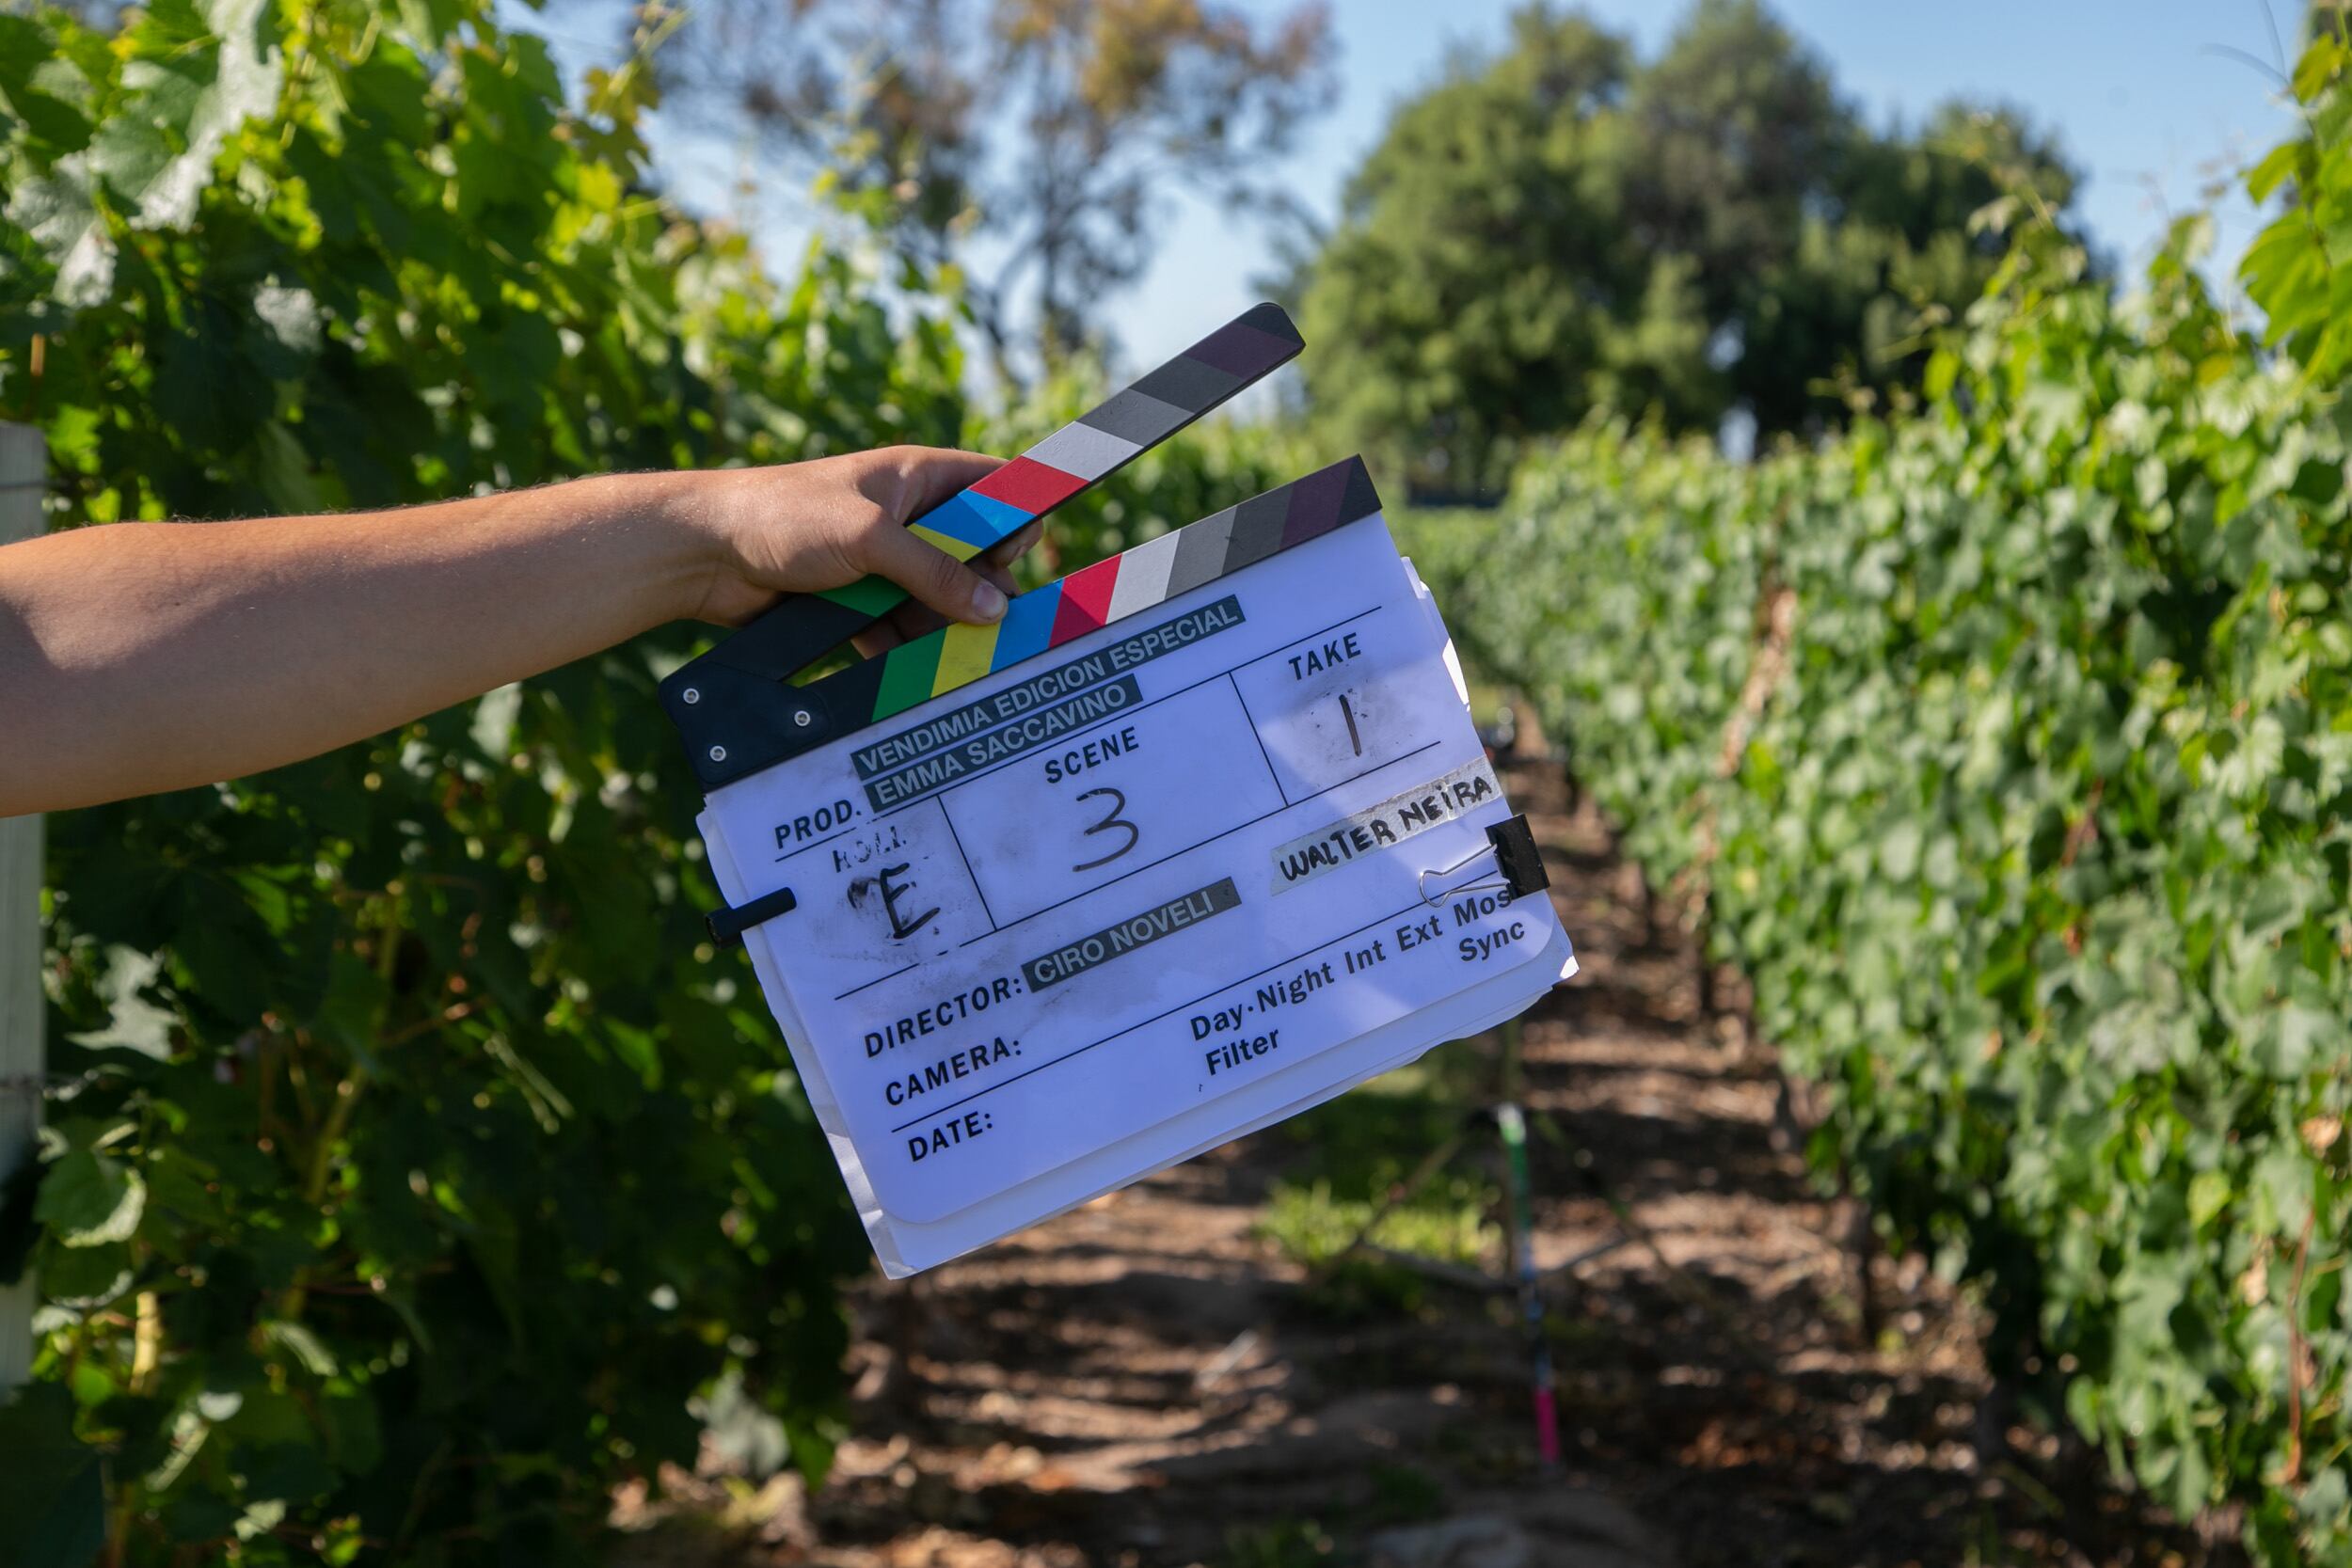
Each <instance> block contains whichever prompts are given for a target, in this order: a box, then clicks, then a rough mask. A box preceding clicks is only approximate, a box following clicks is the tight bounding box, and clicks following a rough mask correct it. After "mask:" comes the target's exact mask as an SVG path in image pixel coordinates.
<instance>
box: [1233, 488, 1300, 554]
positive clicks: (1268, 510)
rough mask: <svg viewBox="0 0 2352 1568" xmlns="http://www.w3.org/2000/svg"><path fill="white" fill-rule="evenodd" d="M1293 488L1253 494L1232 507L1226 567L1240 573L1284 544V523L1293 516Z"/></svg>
mask: <svg viewBox="0 0 2352 1568" xmlns="http://www.w3.org/2000/svg"><path fill="white" fill-rule="evenodd" d="M1290 510H1291V487H1290V486H1289V485H1287V484H1285V485H1283V486H1282V487H1281V488H1280V489H1279V490H1269V491H1267V492H1266V493H1265V494H1264V495H1263V496H1253V497H1251V498H1250V499H1248V500H1246V501H1244V502H1242V503H1241V504H1240V505H1239V506H1237V507H1235V508H1233V545H1232V548H1231V549H1229V550H1227V551H1226V552H1225V569H1226V570H1227V571H1229V572H1238V571H1240V570H1241V569H1242V568H1243V567H1244V566H1251V565H1255V564H1256V563H1257V562H1261V561H1263V560H1264V559H1265V558H1266V557H1267V556H1270V555H1272V554H1273V553H1274V552H1275V551H1277V550H1279V549H1280V548H1281V547H1282V523H1283V520H1284V519H1285V518H1287V517H1288V516H1289V515H1290Z"/></svg>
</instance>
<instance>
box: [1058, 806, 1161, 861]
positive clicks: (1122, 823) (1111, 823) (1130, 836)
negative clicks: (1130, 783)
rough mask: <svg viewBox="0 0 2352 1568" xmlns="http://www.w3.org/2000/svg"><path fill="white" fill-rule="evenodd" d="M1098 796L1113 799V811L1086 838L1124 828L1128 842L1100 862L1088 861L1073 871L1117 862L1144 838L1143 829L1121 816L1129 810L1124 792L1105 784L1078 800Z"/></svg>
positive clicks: (1092, 828)
mask: <svg viewBox="0 0 2352 1568" xmlns="http://www.w3.org/2000/svg"><path fill="white" fill-rule="evenodd" d="M1097 795H1107V796H1109V797H1110V798H1111V809H1110V810H1109V811H1108V812H1107V813H1105V814H1104V817H1103V820H1102V821H1100V822H1097V823H1096V824H1095V825H1094V826H1093V827H1091V828H1089V829H1088V830H1087V831H1086V836H1087V837H1089V838H1092V837H1093V836H1094V835H1095V834H1096V833H1106V832H1110V831H1111V830H1112V829H1113V828H1124V829H1126V830H1127V842H1126V843H1124V844H1122V845H1120V847H1118V848H1116V849H1114V850H1112V851H1111V852H1110V853H1109V854H1107V855H1104V857H1103V858H1102V859H1100V860H1091V861H1087V862H1084V863H1081V864H1078V865H1073V866H1072V867H1071V868H1070V869H1071V870H1073V871H1091V870H1093V869H1094V868H1095V867H1096V866H1098V865H1108V864H1110V863H1111V862H1113V861H1115V860H1117V859H1118V858H1119V857H1120V856H1121V855H1123V854H1125V853H1126V852H1127V851H1128V850H1130V849H1132V848H1134V847H1136V840H1137V839H1139V838H1141V837H1142V836H1143V830H1142V829H1140V828H1138V827H1136V825H1135V824H1134V823H1132V822H1130V821H1128V820H1127V819H1126V818H1125V817H1123V816H1120V815H1119V814H1120V812H1122V811H1125V810H1126V809H1127V796H1126V794H1125V792H1124V791H1122V790H1117V789H1113V788H1112V787H1111V786H1110V785H1108V784H1104V785H1102V786H1100V787H1099V788H1095V789H1089V790H1088V791H1086V793H1084V794H1082V795H1080V796H1079V797H1078V799H1079V800H1091V799H1093V798H1094V797H1095V796H1097Z"/></svg>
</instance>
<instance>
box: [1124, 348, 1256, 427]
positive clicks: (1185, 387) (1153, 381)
mask: <svg viewBox="0 0 2352 1568" xmlns="http://www.w3.org/2000/svg"><path fill="white" fill-rule="evenodd" d="M1240 385H1241V377H1240V376H1237V375H1235V374H1234V373H1233V372H1231V371H1222V370H1219V369H1217V368H1216V366H1215V365H1212V364H1210V363H1209V362H1208V361H1206V360H1204V359H1191V358H1187V357H1185V356H1184V355H1181V354H1180V355H1178V356H1176V357H1175V358H1173V359H1170V360H1169V361H1168V363H1167V364H1165V365H1162V366H1161V367H1160V368H1159V369H1158V370H1156V371H1153V372H1152V373H1151V374H1150V375H1147V376H1145V377H1144V378H1143V379H1142V380H1141V381H1138V382H1136V391H1138V392H1141V393H1143V394H1144V395H1145V396H1147V397H1155V398H1157V399H1159V400H1160V401H1161V402H1162V403H1169V404H1175V405H1176V406H1177V407H1179V408H1184V409H1189V410H1190V411H1191V412H1193V413H1195V414H1205V413H1207V412H1208V411H1209V410H1210V409H1212V408H1215V407H1216V405H1217V404H1220V403H1223V402H1224V401H1225V400H1226V399H1227V398H1229V397H1231V396H1232V394H1233V391H1234V388H1238V387H1239V386H1240Z"/></svg>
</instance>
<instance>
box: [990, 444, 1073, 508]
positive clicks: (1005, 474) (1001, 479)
mask: <svg viewBox="0 0 2352 1568" xmlns="http://www.w3.org/2000/svg"><path fill="white" fill-rule="evenodd" d="M1086 487H1087V482H1086V481H1085V480H1083V479H1080V478H1079V477H1078V476H1077V475H1075V474H1066V473H1063V472H1062V471H1061V470H1060V469H1059V468H1057V467H1051V466H1049V465H1047V464H1043V463H1040V462H1037V461H1035V460H1034V459H1032V458H1027V457H1016V458H1014V459H1013V460H1012V461H1011V462H1009V463H1008V464H1006V465H1005V466H1004V467H1001V468H999V469H997V470H996V471H995V472H994V473H993V474H991V475H989V476H988V477H987V478H986V479H984V480H982V481H980V482H979V483H977V484H975V485H974V486H972V488H973V489H974V490H975V491H976V492H977V493H978V494H980V495H983V496H986V497H988V498H989V499H991V500H1000V501H1003V502H1004V503H1005V504H1006V505H1007V506H1017V507H1019V508H1020V509H1021V510H1022V511H1024V512H1025V513H1027V514H1028V515H1030V516H1032V517H1034V516H1036V515H1038V514H1040V513H1041V512H1048V511H1051V510H1052V509H1053V508H1054V507H1056V506H1057V505H1059V504H1060V503H1061V502H1063V501H1066V500H1068V499H1070V498H1071V497H1073V496H1074V495H1076V494H1077V493H1078V492H1079V491H1081V490H1083V489H1085V488H1086Z"/></svg>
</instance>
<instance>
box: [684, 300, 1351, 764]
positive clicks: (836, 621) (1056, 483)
mask: <svg viewBox="0 0 2352 1568" xmlns="http://www.w3.org/2000/svg"><path fill="white" fill-rule="evenodd" d="M1304 346H1305V345H1304V344H1303V342H1302V341H1301V340H1300V338H1299V336H1298V329H1297V328H1296V327H1295V326H1293V325H1291V319H1290V317H1289V316H1288V315H1287V314H1286V313H1285V312H1284V311H1283V309H1282V308H1281V307H1280V306H1279V305H1274V304H1263V305H1254V306H1251V307H1250V308H1249V309H1247V310H1245V311H1243V312H1242V313H1241V314H1240V315H1238V316H1236V317H1234V318H1233V319H1232V321H1230V322H1227V323H1226V324H1225V325H1223V326H1220V327H1218V328H1217V329H1216V331H1215V332H1212V333H1210V334H1209V335H1208V336H1207V337H1205V338H1203V339H1201V340H1200V341H1199V342H1197V343H1195V344H1193V345H1192V346H1191V347H1190V348H1188V349H1186V350H1184V353H1182V354H1180V355H1178V356H1176V357H1174V358H1173V359H1170V360H1168V363H1166V364H1164V365H1162V366H1160V367H1159V368H1158V369H1157V370H1155V371H1153V372H1151V373H1150V374H1149V375H1146V376H1144V377H1143V378H1142V379H1140V380H1138V381H1136V383H1135V384H1134V385H1133V386H1131V387H1129V388H1126V389H1125V390H1124V391H1121V392H1120V393H1118V394H1117V395H1115V396H1113V397H1111V398H1110V399H1108V400H1107V401H1105V402H1104V403H1102V404H1098V405H1097V406H1096V407H1094V408H1091V409H1089V410H1088V411H1087V412H1086V413H1084V414H1082V415H1080V416H1079V417H1078V418H1077V419H1076V420H1073V421H1072V422H1071V423H1069V424H1066V425H1064V426H1062V427H1061V428H1060V429H1059V430H1057V431H1056V432H1054V434H1053V435H1051V436H1047V437H1045V439H1044V440H1042V441H1040V442H1039V443H1038V444H1037V445H1035V446H1033V447H1031V448H1030V449H1029V450H1028V451H1025V452H1023V453H1022V454H1021V455H1020V456H1018V457H1016V458H1014V459H1013V460H1012V461H1010V462H1009V463H1007V464H1006V465H1005V466H1004V467H1001V468H998V469H997V470H996V471H995V472H994V473H993V474H990V475H989V476H988V477H987V478H986V479H983V480H981V481H980V482H979V483H977V484H975V485H973V486H972V487H971V488H970V489H968V490H964V491H961V492H959V493H958V494H956V495H954V496H950V497H949V498H948V499H946V500H945V501H943V502H941V503H940V504H939V505H938V506H935V507H933V508H932V509H931V510H930V511H929V512H927V513H925V514H923V515H921V516H920V517H917V518H915V519H914V521H913V522H911V523H909V524H908V525H907V526H908V528H909V529H911V530H912V531H914V533H915V535H916V536H917V537H919V538H922V539H924V540H926V541H928V542H930V544H933V545H936V546H938V547H939V548H941V549H943V550H945V551H946V552H947V553H948V554H949V555H951V556H954V557H955V558H956V559H957V560H958V561H969V560H971V559H972V558H973V557H974V556H977V555H978V554H979V553H980V552H981V551H983V550H985V549H988V548H989V547H990V546H994V545H998V544H1001V543H1002V542H1004V541H1005V540H1007V539H1009V538H1010V537H1012V535H1013V534H1015V533H1017V532H1019V531H1021V530H1022V529H1023V528H1024V527H1025V526H1026V525H1027V524H1028V523H1029V522H1031V521H1032V520H1033V519H1035V518H1038V517H1041V516H1043V515H1045V514H1046V513H1048V512H1050V511H1052V510H1053V509H1054V508H1055V507H1057V506H1059V505H1060V504H1061V503H1062V502H1063V501H1066V500H1068V499H1070V498H1071V497H1073V496H1076V495H1082V494H1084V493H1085V492H1086V491H1087V490H1089V489H1090V488H1092V487H1093V486H1094V485H1095V484H1096V483H1100V482H1101V481H1102V480H1103V479H1104V478H1106V477H1107V476H1109V475H1111V474H1113V473H1116V472H1117V471H1118V470H1119V469H1120V468H1121V467H1124V466H1125V465H1126V464H1127V463H1128V462H1130V461H1131V460H1132V459H1133V458H1134V457H1135V456H1136V453H1138V452H1140V451H1144V450H1145V449H1146V448H1148V447H1152V446H1156V445H1158V444H1159V443H1160V442H1162V441H1165V440H1167V439H1168V437H1169V436H1173V435H1175V434H1176V433H1177V432H1178V431H1180V430H1182V429H1184V427H1185V426H1186V425H1189V424H1191V423H1192V422H1193V421H1194V420H1198V419H1200V417H1201V416H1202V415H1203V414H1206V413H1208V412H1209V411H1210V410H1211V409H1213V408H1215V407H1216V406H1217V405H1218V404H1222V403H1224V402H1226V401H1227V400H1228V399H1230V398H1232V396H1233V395H1234V394H1235V393H1236V392H1239V391H1240V390H1241V389H1242V388H1245V387H1248V386H1249V385H1251V384H1252V383H1254V382H1256V381H1259V380H1261V379H1262V378H1263V377H1264V376H1265V375H1266V374H1267V373H1268V372H1272V371H1273V370H1275V369H1276V368H1278V367H1279V366H1280V365H1283V364H1285V363H1287V362H1288V361H1289V360H1291V359H1293V358H1295V357H1296V356H1297V355H1298V352H1299V350H1300V349H1301V348H1302V347H1304ZM906 597H907V595H906V591H905V590H904V589H902V588H900V587H899V586H898V584H897V583H894V582H891V581H889V580H887V579H886V578H879V577H867V578H860V579H858V580H857V581H856V582H853V583H850V584H849V585H848V586H847V587H843V588H831V589H827V590H825V591H824V592H823V593H821V594H793V595H790V596H787V598H786V599H785V600H784V601H783V602H781V603H779V604H777V605H776V606H775V607H774V608H772V609H771V610H768V611H767V612H766V613H765V614H763V615H761V616H760V617H759V618H758V619H757V620H755V621H754V622H752V624H751V625H749V626H745V627H744V628H743V629H742V630H740V631H739V632H737V633H735V634H734V635H733V636H732V637H729V638H727V639H726V640H725V641H722V642H721V643H719V644H718V645H717V646H716V647H714V648H712V649H710V650H709V651H708V652H707V653H705V654H703V655H702V656H701V657H697V658H694V659H691V660H690V661H689V662H687V663H686V664H685V665H683V666H681V667H680V668H679V669H678V670H677V671H676V672H675V673H673V674H672V675H671V676H670V677H669V678H668V679H667V680H664V681H663V682H662V683H661V705H662V706H663V707H664V708H665V709H666V710H668V712H669V715H670V718H671V720H672V721H673V722H675V724H676V725H677V727H678V733H679V734H680V735H681V736H683V737H684V739H685V742H686V754H687V760H688V761H689V762H690V763H691V765H692V766H693V768H694V773H695V776H696V777H698V778H699V779H701V781H702V784H703V787H704V788H705V789H716V788H717V787H719V786H720V785H721V784H729V783H732V782H733V781H735V780H737V779H740V778H743V777H745V776H746V775H748V774H752V773H755V772H757V771H759V770H760V769H761V768H767V767H771V766H772V765H773V764H775V763H778V762H781V761H783V760H784V759H786V758H787V757H790V756H794V755H797V754H798V753H800V752H804V751H806V750H808V749H809V748H810V747H812V746H815V745H818V744H819V743H821V742H823V741H825V740H828V739H831V738H833V737H834V735H835V734H837V733H838V731H839V728H840V725H839V723H838V721H837V720H836V716H834V714H833V713H831V712H829V711H828V708H827V705H825V704H824V703H822V702H819V701H815V700H811V699H809V698H806V697H803V696H802V695H800V694H799V693H798V692H797V691H796V690H795V689H792V688H790V687H788V686H787V685H786V684H785V683H786V682H787V681H789V680H790V679H791V677H792V676H794V675H795V674H798V673H800V672H801V671H802V670H804V669H806V668H807V667H808V666H809V665H811V664H813V663H815V662H816V661H817V660H818V659H819V658H822V657H824V656H825V655H827V654H829V653H831V652H832V651H833V650H834V649H835V648H837V647H839V646H840V645H841V644H842V643H844V642H846V641H849V640H850V638H852V637H854V636H856V635H857V634H858V633H859V632H862V631H864V630H866V628H867V627H868V626H872V625H873V624H874V623H875V622H876V621H879V620H880V619H881V618H882V616H884V615H886V614H888V613H889V612H890V611H891V610H895V609H897V608H898V606H899V605H900V604H902V603H904V602H905V600H906ZM1014 602H1015V604H1016V605H1017V604H1018V603H1019V602H1020V601H1019V600H1015V601H1014ZM925 695H929V693H928V692H927V693H925ZM870 717H871V714H870V712H869V713H866V714H860V715H857V716H856V719H857V721H866V720H867V719H869V718H870Z"/></svg>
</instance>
